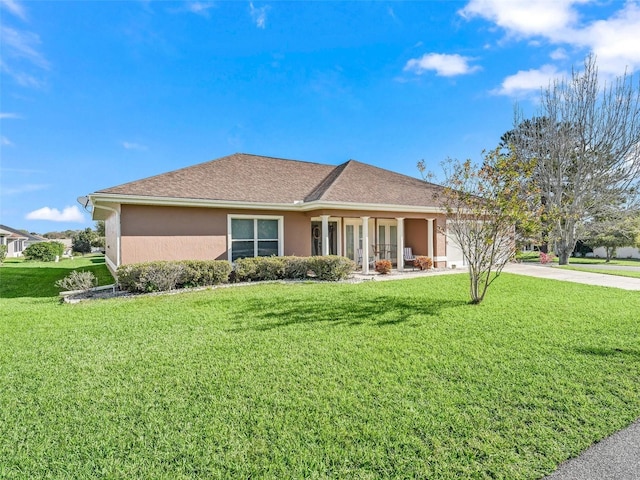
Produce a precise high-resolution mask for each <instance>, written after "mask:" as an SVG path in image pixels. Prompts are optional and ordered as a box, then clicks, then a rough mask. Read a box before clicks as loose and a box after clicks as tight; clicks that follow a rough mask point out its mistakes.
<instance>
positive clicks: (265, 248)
mask: <svg viewBox="0 0 640 480" xmlns="http://www.w3.org/2000/svg"><path fill="white" fill-rule="evenodd" d="M281 226H282V217H237V218H231V221H230V227H231V233H230V236H231V261H235V260H236V259H238V258H243V257H269V256H272V255H281V254H282V238H281V236H282V235H281Z"/></svg>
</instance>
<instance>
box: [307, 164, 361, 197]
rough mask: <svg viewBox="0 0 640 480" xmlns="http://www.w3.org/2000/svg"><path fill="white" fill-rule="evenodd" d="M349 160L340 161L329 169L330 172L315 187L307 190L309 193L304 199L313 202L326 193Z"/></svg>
mask: <svg viewBox="0 0 640 480" xmlns="http://www.w3.org/2000/svg"><path fill="white" fill-rule="evenodd" d="M349 162H351V160H349V161H347V162H345V163H342V164H340V165H338V166H336V167H335V168H334V169H333V170H331V172H329V175H327V176H326V177H324V179H323V180H322V181H321V182H320V183H319V184H318V185H317V186H316V188H314V189H313V190H311V192H309V195H307V196H306V197H305V199H304V201H305V202H313V201H316V200H320V199H321V198H322V197H323V196H324V195H325V194H326V193H328V192H329V190H330V189H331V187H332V186H333V184H334V183H335V181H336V180H337V179H338V178H339V177H340V175H341V174H342V172H343V171H344V169H345V168H347V164H348V163H349Z"/></svg>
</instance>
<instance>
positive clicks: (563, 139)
mask: <svg viewBox="0 0 640 480" xmlns="http://www.w3.org/2000/svg"><path fill="white" fill-rule="evenodd" d="M503 141H507V142H511V143H513V144H514V145H515V148H516V151H517V153H518V155H521V156H525V157H528V158H533V159H535V160H536V162H537V166H536V172H535V175H534V181H535V182H536V183H537V185H538V186H539V188H540V191H541V195H542V200H543V203H544V206H545V209H544V215H543V221H544V222H545V224H546V226H547V228H548V235H549V239H548V240H549V242H550V244H551V245H552V246H553V249H554V251H555V253H556V254H557V255H558V258H559V263H560V264H561V265H566V264H567V263H568V261H569V256H570V255H571V253H572V252H573V250H574V248H575V245H576V242H577V240H578V239H579V238H580V236H581V234H582V232H583V231H584V230H583V229H584V223H585V221H587V220H588V219H589V218H591V217H594V216H597V215H598V213H599V212H600V211H601V210H602V209H603V208H607V207H608V206H609V205H611V204H612V203H614V202H616V201H619V199H620V197H621V196H625V195H626V194H629V193H630V192H632V191H633V187H634V185H635V186H637V185H638V184H639V182H640V143H639V142H640V88H639V85H638V84H637V83H634V77H633V76H632V75H627V74H624V75H623V76H621V77H618V78H616V79H615V80H614V81H613V82H612V83H610V84H607V83H602V84H601V83H600V80H599V78H598V68H597V66H596V59H595V57H594V56H589V57H587V59H586V60H585V63H584V70H583V71H581V72H579V71H575V70H574V71H573V72H572V75H571V77H570V78H568V79H563V80H558V81H554V82H553V83H552V84H550V85H549V87H548V88H546V89H544V90H543V91H542V95H541V103H540V112H539V116H537V117H534V118H533V119H531V120H523V119H522V118H517V119H516V127H515V129H514V130H512V131H511V132H509V133H508V134H507V135H505V137H503Z"/></svg>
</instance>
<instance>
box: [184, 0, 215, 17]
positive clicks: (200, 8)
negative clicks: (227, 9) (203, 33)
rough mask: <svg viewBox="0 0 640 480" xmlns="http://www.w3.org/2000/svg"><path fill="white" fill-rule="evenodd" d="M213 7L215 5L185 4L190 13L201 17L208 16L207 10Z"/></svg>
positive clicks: (209, 3) (207, 3)
mask: <svg viewBox="0 0 640 480" xmlns="http://www.w3.org/2000/svg"><path fill="white" fill-rule="evenodd" d="M213 7H215V3H211V2H189V3H188V4H187V10H188V11H189V12H191V13H195V14H196V15H201V16H203V17H208V16H209V9H211V8H213Z"/></svg>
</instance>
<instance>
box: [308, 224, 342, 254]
mask: <svg viewBox="0 0 640 480" xmlns="http://www.w3.org/2000/svg"><path fill="white" fill-rule="evenodd" d="M337 254H338V222H331V221H330V222H329V255H337ZM311 255H314V256H315V255H322V222H311Z"/></svg>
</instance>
